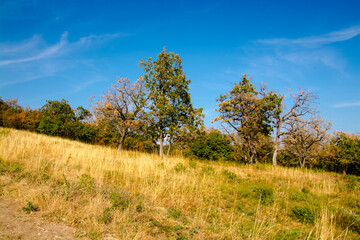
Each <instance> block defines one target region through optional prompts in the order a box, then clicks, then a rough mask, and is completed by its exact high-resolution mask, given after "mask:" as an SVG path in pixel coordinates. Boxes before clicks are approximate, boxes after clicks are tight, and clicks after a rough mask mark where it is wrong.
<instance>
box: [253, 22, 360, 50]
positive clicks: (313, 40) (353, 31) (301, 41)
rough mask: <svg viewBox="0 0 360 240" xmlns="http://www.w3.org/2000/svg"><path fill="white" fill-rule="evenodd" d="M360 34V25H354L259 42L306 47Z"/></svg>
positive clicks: (346, 38)
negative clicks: (308, 34)
mask: <svg viewBox="0 0 360 240" xmlns="http://www.w3.org/2000/svg"><path fill="white" fill-rule="evenodd" d="M359 34H360V26H353V27H350V28H346V29H342V30H340V31H335V32H330V33H327V34H323V35H318V36H310V37H303V38H297V39H288V38H273V39H261V40H257V42H259V43H263V44H269V45H301V46H304V47H319V46H323V45H327V44H331V43H334V42H341V41H346V40H349V39H352V38H354V37H356V36H358V35H359Z"/></svg>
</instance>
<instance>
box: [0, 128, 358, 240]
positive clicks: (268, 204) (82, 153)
mask: <svg viewBox="0 0 360 240" xmlns="http://www.w3.org/2000/svg"><path fill="white" fill-rule="evenodd" d="M0 174H1V175H0V194H1V195H3V196H4V197H7V198H12V199H16V200H17V201H20V202H22V203H23V206H24V208H23V210H24V211H27V212H31V211H39V212H40V213H41V215H42V216H43V217H46V218H47V219H49V220H51V221H59V222H64V223H66V224H67V225H69V226H72V227H75V228H76V229H78V232H77V237H86V238H90V239H101V238H104V237H105V236H112V237H113V238H117V239H345V238H346V239H359V238H360V216H359V214H360V194H359V186H360V181H359V179H358V178H356V177H352V176H342V175H335V174H330V173H316V172H313V171H310V170H301V169H289V168H282V167H278V168H276V169H274V168H273V167H271V166H267V165H256V166H254V167H250V166H238V165H236V164H234V163H224V162H219V163H216V162H211V163H207V162H198V161H191V160H188V159H184V158H181V157H169V158H164V159H161V158H159V157H158V156H157V155H150V154H143V153H138V152H121V153H118V152H117V150H116V149H111V148H106V147H101V146H93V145H87V144H83V143H79V142H75V141H70V140H65V139H60V138H55V137H47V136H43V135H39V134H34V133H29V132H23V131H18V130H12V129H5V128H0Z"/></svg>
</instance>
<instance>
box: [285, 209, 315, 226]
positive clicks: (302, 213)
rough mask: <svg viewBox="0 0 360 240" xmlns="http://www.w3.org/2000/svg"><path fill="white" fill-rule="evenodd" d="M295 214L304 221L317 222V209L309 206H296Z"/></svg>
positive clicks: (293, 211)
mask: <svg viewBox="0 0 360 240" xmlns="http://www.w3.org/2000/svg"><path fill="white" fill-rule="evenodd" d="M291 211H292V213H293V216H294V217H295V218H296V219H298V220H300V221H301V222H304V223H312V224H313V223H315V211H314V210H312V209H310V208H308V207H294V208H293V209H291Z"/></svg>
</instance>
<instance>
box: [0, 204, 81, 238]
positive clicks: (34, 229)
mask: <svg viewBox="0 0 360 240" xmlns="http://www.w3.org/2000/svg"><path fill="white" fill-rule="evenodd" d="M22 207H23V206H21V204H19V203H18V202H16V201H14V199H11V198H6V197H0V239H1V240H2V239H78V238H77V237H76V235H75V233H76V230H75V229H74V228H72V227H69V226H66V225H65V224H62V223H56V222H50V221H49V220H47V219H44V218H42V217H41V212H31V213H30V214H27V213H25V212H24V211H23V210H22Z"/></svg>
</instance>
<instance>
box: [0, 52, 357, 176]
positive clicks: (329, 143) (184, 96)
mask: <svg viewBox="0 0 360 240" xmlns="http://www.w3.org/2000/svg"><path fill="white" fill-rule="evenodd" d="M139 65H140V67H141V68H142V69H143V70H144V75H143V76H141V77H139V78H138V79H137V80H136V81H134V82H131V81H130V80H129V79H127V78H118V79H117V80H116V82H115V83H114V84H113V85H112V86H111V87H110V88H109V89H108V90H107V91H106V92H104V93H103V95H102V96H101V97H100V98H99V100H97V101H94V102H93V103H92V107H91V109H90V110H88V109H85V108H83V107H82V106H80V107H77V108H75V109H73V108H71V106H70V105H69V103H68V101H66V100H65V99H62V100H61V101H57V100H48V101H47V102H46V104H45V105H44V106H42V107H41V108H40V109H30V108H23V107H22V106H20V105H19V104H18V103H17V100H16V99H8V100H3V99H1V98H0V126H4V127H11V128H16V129H24V130H29V131H33V132H38V133H42V134H46V135H50V136H59V137H65V138H69V139H74V140H79V141H82V142H86V143H91V144H100V145H107V146H113V147H117V148H118V149H119V151H121V150H122V149H127V150H136V151H144V152H158V153H159V154H160V156H163V155H165V152H166V154H167V155H169V154H182V155H185V156H187V157H191V158H199V159H208V160H229V161H237V162H243V163H248V164H255V163H258V162H260V163H272V164H273V165H274V166H277V165H278V164H280V165H283V166H300V167H301V168H305V167H311V168H318V169H324V170H329V171H335V172H343V173H350V174H356V175H360V135H359V134H348V133H343V132H335V133H334V134H330V133H329V130H330V127H331V125H330V123H328V122H326V121H325V120H323V119H322V118H321V116H320V114H319V111H318V110H317V108H316V100H317V97H316V95H315V94H313V93H312V92H311V91H308V90H301V89H299V90H298V91H297V93H295V94H293V95H291V99H292V101H287V102H286V103H287V104H288V105H286V104H285V101H284V99H285V97H287V96H288V95H289V94H288V93H280V92H278V91H274V90H269V89H268V88H267V86H265V85H264V84H262V85H260V86H259V87H258V88H257V87H256V86H255V85H254V84H253V83H252V79H251V77H247V75H246V74H245V75H243V76H242V77H241V78H240V81H239V82H237V83H235V84H234V86H233V88H232V89H231V90H230V91H229V92H228V93H225V94H223V95H220V96H219V98H218V99H217V102H218V104H217V109H216V111H217V112H218V117H216V118H215V119H214V120H213V121H214V122H218V123H219V124H220V126H221V127H222V129H221V131H220V130H217V129H207V128H206V127H205V126H204V123H203V117H204V115H203V114H202V109H201V108H194V107H193V104H192V101H191V97H190V93H189V84H190V80H189V79H187V78H186V75H185V73H184V71H183V69H182V61H181V58H180V57H179V55H177V54H174V53H172V52H167V51H166V49H165V48H164V50H163V51H162V52H161V53H160V54H159V55H158V58H157V59H155V60H152V58H149V59H148V60H146V61H145V60H141V61H140V62H139Z"/></svg>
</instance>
